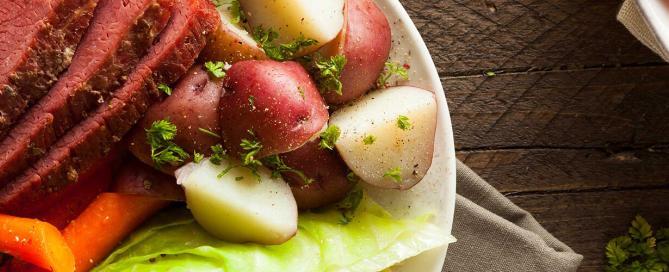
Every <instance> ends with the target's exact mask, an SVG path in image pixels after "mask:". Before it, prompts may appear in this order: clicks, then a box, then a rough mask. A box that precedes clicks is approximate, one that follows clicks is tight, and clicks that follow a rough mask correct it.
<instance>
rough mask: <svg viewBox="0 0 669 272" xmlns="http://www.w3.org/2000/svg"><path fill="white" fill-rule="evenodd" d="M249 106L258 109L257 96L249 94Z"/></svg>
mask: <svg viewBox="0 0 669 272" xmlns="http://www.w3.org/2000/svg"><path fill="white" fill-rule="evenodd" d="M249 107H251V110H252V111H253V110H256V97H255V96H252V95H249Z"/></svg>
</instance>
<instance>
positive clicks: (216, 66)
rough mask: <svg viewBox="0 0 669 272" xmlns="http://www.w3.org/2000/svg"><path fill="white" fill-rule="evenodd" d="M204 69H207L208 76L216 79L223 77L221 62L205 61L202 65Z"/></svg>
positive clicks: (223, 65)
mask: <svg viewBox="0 0 669 272" xmlns="http://www.w3.org/2000/svg"><path fill="white" fill-rule="evenodd" d="M204 68H206V69H207V71H208V72H209V74H210V75H212V76H214V77H216V78H223V77H225V62H222V61H215V62H214V61H207V62H205V63H204Z"/></svg>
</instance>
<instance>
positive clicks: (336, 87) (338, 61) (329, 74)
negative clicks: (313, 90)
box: [314, 55, 346, 95]
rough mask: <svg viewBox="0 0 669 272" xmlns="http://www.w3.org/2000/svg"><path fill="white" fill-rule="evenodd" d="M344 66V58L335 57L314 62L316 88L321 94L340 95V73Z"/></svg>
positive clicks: (340, 56)
mask: <svg viewBox="0 0 669 272" xmlns="http://www.w3.org/2000/svg"><path fill="white" fill-rule="evenodd" d="M344 65H346V57H344V56H343V55H335V56H332V57H330V58H329V59H319V60H316V61H315V62H314V67H315V68H316V69H317V70H318V71H317V72H316V73H315V75H316V81H317V82H318V88H319V89H320V91H321V92H322V93H327V92H335V93H336V94H338V95H342V94H343V93H342V89H343V84H342V83H341V72H342V70H344Z"/></svg>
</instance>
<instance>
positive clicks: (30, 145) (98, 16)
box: [0, 0, 172, 185]
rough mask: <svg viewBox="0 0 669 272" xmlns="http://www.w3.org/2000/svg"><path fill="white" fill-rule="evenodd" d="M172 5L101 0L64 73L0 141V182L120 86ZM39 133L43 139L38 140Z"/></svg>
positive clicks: (161, 1)
mask: <svg viewBox="0 0 669 272" xmlns="http://www.w3.org/2000/svg"><path fill="white" fill-rule="evenodd" d="M171 5H172V1H171V0H128V1H118V0H101V1H100V3H99V6H98V8H97V9H96V10H95V17H94V18H93V20H92V21H91V26H90V28H89V29H88V31H87V33H86V35H85V37H84V38H83V40H82V42H81V44H80V45H79V47H78V49H77V51H76V53H75V56H74V58H73V60H72V64H71V65H70V67H69V69H68V70H67V72H66V73H65V74H63V75H62V76H61V78H60V80H59V81H58V83H56V85H55V86H54V87H53V88H52V89H51V90H50V91H49V93H48V94H47V95H46V96H44V98H42V99H41V100H40V102H39V103H38V104H37V105H35V106H34V107H32V109H30V111H28V113H26V114H25V116H24V117H23V119H22V121H21V122H20V123H18V124H17V125H16V126H15V127H14V128H13V129H12V130H11V131H10V133H9V134H8V137H7V138H5V139H4V140H3V141H2V142H1V143H0V150H7V151H8V152H4V153H2V154H0V185H3V184H5V183H6V182H8V181H9V180H10V179H11V178H12V177H15V176H16V175H18V174H20V173H21V172H22V171H24V170H25V169H26V167H27V166H28V165H29V164H31V163H32V162H34V161H35V160H37V159H39V158H40V157H41V156H42V155H43V153H44V151H46V149H48V147H49V146H51V144H52V143H53V142H54V141H55V140H57V139H58V138H59V137H60V136H62V135H63V134H65V132H67V130H68V129H70V128H71V127H73V126H74V125H76V124H77V123H79V122H80V121H81V120H82V119H84V117H85V116H86V115H87V114H88V112H90V111H91V110H94V109H95V108H96V107H97V106H99V105H100V104H102V103H103V102H104V101H105V100H106V99H107V98H108V97H109V94H110V93H111V91H113V90H114V89H116V88H118V87H119V86H121V84H123V82H124V79H125V78H127V75H128V74H129V73H130V71H131V70H132V69H134V67H135V65H137V63H138V62H139V60H140V59H141V58H142V56H144V55H145V54H146V52H147V51H148V48H150V47H151V45H152V44H153V42H154V40H155V38H156V37H157V36H158V34H159V33H160V31H162V29H163V28H164V27H165V25H166V24H167V21H168V19H169V17H170V12H171V10H172V8H171ZM44 120H49V121H48V122H47V121H44ZM37 135H45V136H41V137H42V138H44V139H45V140H43V141H36V138H35V137H36V136H37ZM3 181H4V182H3Z"/></svg>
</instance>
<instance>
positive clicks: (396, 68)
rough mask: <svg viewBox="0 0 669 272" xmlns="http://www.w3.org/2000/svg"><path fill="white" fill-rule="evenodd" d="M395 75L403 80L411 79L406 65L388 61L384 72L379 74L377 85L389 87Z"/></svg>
mask: <svg viewBox="0 0 669 272" xmlns="http://www.w3.org/2000/svg"><path fill="white" fill-rule="evenodd" d="M393 76H395V77H398V78H400V79H402V80H407V79H409V71H408V70H407V68H405V67H404V66H402V65H400V64H398V63H394V62H390V61H387V62H386V65H385V69H384V70H383V73H381V75H380V76H379V79H378V80H377V81H376V85H377V86H378V87H379V88H385V87H388V81H390V79H391V78H392V77H393Z"/></svg>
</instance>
